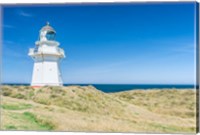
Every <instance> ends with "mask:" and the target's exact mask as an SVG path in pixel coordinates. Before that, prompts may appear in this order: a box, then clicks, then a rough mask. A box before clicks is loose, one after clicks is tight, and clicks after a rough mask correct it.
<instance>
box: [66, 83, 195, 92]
mask: <svg viewBox="0 0 200 135" xmlns="http://www.w3.org/2000/svg"><path fill="white" fill-rule="evenodd" d="M68 85H69V84H66V85H65V86H68ZM79 85H80V84H79ZM87 85H88V84H81V86H87ZM90 85H92V86H94V87H95V88H97V89H98V90H101V91H103V92H106V93H111V92H120V91H127V90H136V89H145V90H147V89H164V88H169V89H170V88H176V89H187V88H189V89H193V88H195V85H177V84H176V85H166V84H165V85H164V84H163V85H162V84H90Z"/></svg>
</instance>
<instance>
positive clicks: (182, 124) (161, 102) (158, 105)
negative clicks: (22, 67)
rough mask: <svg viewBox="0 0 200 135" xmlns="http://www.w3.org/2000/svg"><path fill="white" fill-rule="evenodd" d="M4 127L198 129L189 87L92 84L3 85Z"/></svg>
mask: <svg viewBox="0 0 200 135" xmlns="http://www.w3.org/2000/svg"><path fill="white" fill-rule="evenodd" d="M1 95H2V98H1V101H2V102H1V117H2V118H1V119H2V125H1V129H2V130H52V131H88V132H95V131H96V132H150V133H153V132H154V133H155V132H157V133H183V132H187V133H194V132H196V118H195V116H196V111H195V108H196V102H195V101H196V99H195V98H196V95H195V91H194V90H191V89H182V90H180V89H179V90H177V89H162V90H159V89H151V90H130V91H124V92H117V93H104V92H102V91H100V90H97V89H96V88H95V87H93V86H66V87H47V86H45V87H41V88H38V89H33V88H32V87H29V86H2V91H1Z"/></svg>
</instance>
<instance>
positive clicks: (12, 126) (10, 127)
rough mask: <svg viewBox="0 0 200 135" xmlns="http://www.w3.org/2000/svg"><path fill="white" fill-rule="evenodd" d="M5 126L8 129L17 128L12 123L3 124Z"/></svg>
mask: <svg viewBox="0 0 200 135" xmlns="http://www.w3.org/2000/svg"><path fill="white" fill-rule="evenodd" d="M5 128H6V129H8V130H16V129H17V128H16V127H15V126H14V125H5Z"/></svg>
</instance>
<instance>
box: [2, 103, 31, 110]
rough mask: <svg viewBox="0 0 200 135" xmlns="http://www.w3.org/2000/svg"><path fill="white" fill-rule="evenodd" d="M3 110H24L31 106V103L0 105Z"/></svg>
mask: <svg viewBox="0 0 200 135" xmlns="http://www.w3.org/2000/svg"><path fill="white" fill-rule="evenodd" d="M1 107H2V108H3V109H5V110H24V109H29V108H31V107H32V105H31V104H3V105H2V106H1Z"/></svg>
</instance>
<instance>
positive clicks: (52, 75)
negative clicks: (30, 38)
mask: <svg viewBox="0 0 200 135" xmlns="http://www.w3.org/2000/svg"><path fill="white" fill-rule="evenodd" d="M55 36H56V31H55V30H54V29H53V28H52V27H51V26H50V25H49V23H48V22H47V24H46V26H44V27H42V29H41V30H40V34H39V40H38V41H36V42H35V44H36V46H35V48H30V49H29V53H28V55H29V56H31V57H32V58H33V60H34V67H33V75H32V82H31V86H35V87H38V86H46V85H47V86H62V85H63V82H62V77H61V72H60V61H61V59H62V58H64V57H65V53H64V50H63V49H61V48H59V47H58V46H59V42H57V41H55Z"/></svg>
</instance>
